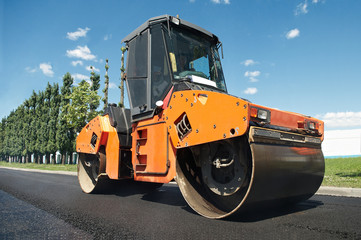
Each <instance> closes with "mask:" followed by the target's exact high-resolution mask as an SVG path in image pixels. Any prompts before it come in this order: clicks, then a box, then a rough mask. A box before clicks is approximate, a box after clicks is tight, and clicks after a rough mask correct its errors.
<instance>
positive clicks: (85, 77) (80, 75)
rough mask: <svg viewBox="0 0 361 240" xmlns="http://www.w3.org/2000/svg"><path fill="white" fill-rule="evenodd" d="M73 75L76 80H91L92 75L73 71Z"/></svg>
mask: <svg viewBox="0 0 361 240" xmlns="http://www.w3.org/2000/svg"><path fill="white" fill-rule="evenodd" d="M71 76H72V77H73V78H74V80H80V81H81V80H86V81H87V80H89V79H90V77H89V76H87V75H84V74H80V73H73V74H71Z"/></svg>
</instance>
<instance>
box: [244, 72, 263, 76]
mask: <svg viewBox="0 0 361 240" xmlns="http://www.w3.org/2000/svg"><path fill="white" fill-rule="evenodd" d="M260 74H261V72H260V71H254V72H250V71H247V72H245V73H244V76H245V77H258V76H259V75H260Z"/></svg>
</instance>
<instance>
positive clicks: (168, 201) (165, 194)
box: [96, 180, 192, 212]
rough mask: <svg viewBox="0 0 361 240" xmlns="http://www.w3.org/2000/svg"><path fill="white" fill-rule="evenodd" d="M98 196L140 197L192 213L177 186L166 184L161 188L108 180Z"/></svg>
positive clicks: (140, 183)
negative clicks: (183, 208)
mask: <svg viewBox="0 0 361 240" xmlns="http://www.w3.org/2000/svg"><path fill="white" fill-rule="evenodd" d="M96 194H107V195H116V196H119V197H128V196H133V195H140V196H141V197H140V198H141V199H142V200H144V201H150V202H155V203H161V204H165V205H171V206H178V207H179V206H180V207H185V208H189V211H190V212H192V209H191V208H190V207H188V205H187V202H186V201H185V200H184V198H183V196H182V194H181V192H180V190H179V188H178V186H177V185H176V184H164V185H163V186H160V187H159V186H157V185H154V184H152V183H147V182H134V181H132V180H120V181H114V180H107V181H106V182H104V183H102V186H101V191H98V192H97V193H96Z"/></svg>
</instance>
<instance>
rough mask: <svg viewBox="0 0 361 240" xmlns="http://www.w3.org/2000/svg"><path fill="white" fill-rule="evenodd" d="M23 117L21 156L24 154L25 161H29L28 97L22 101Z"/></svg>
mask: <svg viewBox="0 0 361 240" xmlns="http://www.w3.org/2000/svg"><path fill="white" fill-rule="evenodd" d="M23 104H24V118H23V132H24V136H23V138H24V144H25V145H24V148H23V153H22V154H23V156H25V163H28V162H29V159H30V158H31V151H30V144H31V142H30V132H31V129H30V124H31V113H30V99H26V100H25V101H24V103H23Z"/></svg>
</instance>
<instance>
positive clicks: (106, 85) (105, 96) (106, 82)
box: [103, 59, 109, 110]
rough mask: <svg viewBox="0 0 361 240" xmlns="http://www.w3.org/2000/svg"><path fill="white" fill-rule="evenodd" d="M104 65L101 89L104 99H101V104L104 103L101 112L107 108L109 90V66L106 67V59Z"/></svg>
mask: <svg viewBox="0 0 361 240" xmlns="http://www.w3.org/2000/svg"><path fill="white" fill-rule="evenodd" d="M105 62H106V64H105V76H104V77H105V81H104V84H105V87H104V89H103V93H104V98H103V102H104V107H103V110H105V108H106V107H108V89H109V76H108V69H109V65H108V59H106V60H105Z"/></svg>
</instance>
